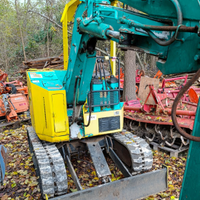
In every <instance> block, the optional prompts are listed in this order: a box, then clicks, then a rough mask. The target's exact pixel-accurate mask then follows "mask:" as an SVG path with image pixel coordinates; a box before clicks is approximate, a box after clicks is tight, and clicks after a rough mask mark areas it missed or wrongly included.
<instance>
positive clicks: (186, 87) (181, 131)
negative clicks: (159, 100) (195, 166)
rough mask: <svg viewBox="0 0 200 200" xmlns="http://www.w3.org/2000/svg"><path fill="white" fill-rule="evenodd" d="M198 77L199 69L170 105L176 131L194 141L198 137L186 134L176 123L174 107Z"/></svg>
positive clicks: (197, 139)
mask: <svg viewBox="0 0 200 200" xmlns="http://www.w3.org/2000/svg"><path fill="white" fill-rule="evenodd" d="M199 77H200V69H199V70H198V71H197V73H196V74H195V75H194V76H193V77H192V79H191V80H190V81H188V82H187V83H186V84H185V86H184V87H183V88H182V89H181V90H180V92H179V93H178V95H177V96H176V99H175V100H174V103H173V106H172V115H171V116H172V121H173V123H174V126H175V127H176V129H177V131H178V132H179V133H180V134H181V135H182V136H184V137H185V138H187V139H189V140H193V141H196V142H200V137H196V136H193V135H190V134H188V133H187V132H185V131H184V130H183V129H182V128H181V127H180V126H179V124H178V121H177V118H176V109H177V106H178V102H179V101H180V99H181V97H182V96H183V95H184V93H185V92H186V91H187V90H188V89H189V87H190V86H191V85H192V84H193V83H194V82H195V81H196V80H198V78H199Z"/></svg>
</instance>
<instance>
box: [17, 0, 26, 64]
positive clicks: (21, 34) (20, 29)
mask: <svg viewBox="0 0 200 200" xmlns="http://www.w3.org/2000/svg"><path fill="white" fill-rule="evenodd" d="M15 9H16V13H17V21H18V26H19V32H20V36H21V40H22V48H23V53H24V60H25V61H26V52H25V45H24V38H23V32H22V28H21V24H20V18H19V16H20V15H19V10H18V1H17V0H15Z"/></svg>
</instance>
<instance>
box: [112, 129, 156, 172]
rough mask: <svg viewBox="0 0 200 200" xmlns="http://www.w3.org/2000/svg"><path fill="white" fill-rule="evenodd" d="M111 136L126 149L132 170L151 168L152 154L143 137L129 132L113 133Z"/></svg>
mask: <svg viewBox="0 0 200 200" xmlns="http://www.w3.org/2000/svg"><path fill="white" fill-rule="evenodd" d="M113 137H114V139H115V140H117V141H118V142H120V143H121V144H122V145H124V146H125V147H126V148H127V149H128V151H129V153H130V155H131V160H132V172H137V173H139V172H142V171H146V170H149V169H151V168H152V165H153V154H152V151H151V148H150V146H149V144H148V143H147V142H146V141H145V140H144V139H142V138H140V137H138V136H136V135H134V134H132V133H130V132H126V133H125V134H124V135H122V134H121V133H115V134H113Z"/></svg>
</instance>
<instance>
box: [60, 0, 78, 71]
mask: <svg viewBox="0 0 200 200" xmlns="http://www.w3.org/2000/svg"><path fill="white" fill-rule="evenodd" d="M79 4H80V1H79V0H71V1H69V3H68V4H66V6H65V9H64V12H63V14H62V18H61V20H60V21H61V22H62V26H63V53H64V69H67V67H68V25H67V23H68V22H70V21H72V19H73V17H74V14H75V11H76V8H77V6H78V5H79Z"/></svg>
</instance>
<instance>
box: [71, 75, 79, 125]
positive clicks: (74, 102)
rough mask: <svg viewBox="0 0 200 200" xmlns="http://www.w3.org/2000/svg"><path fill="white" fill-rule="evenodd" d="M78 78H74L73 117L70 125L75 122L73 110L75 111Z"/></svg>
mask: <svg viewBox="0 0 200 200" xmlns="http://www.w3.org/2000/svg"><path fill="white" fill-rule="evenodd" d="M78 80H79V77H76V80H75V84H74V96H73V115H72V124H73V123H74V122H75V109H76V89H77V84H78Z"/></svg>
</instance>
